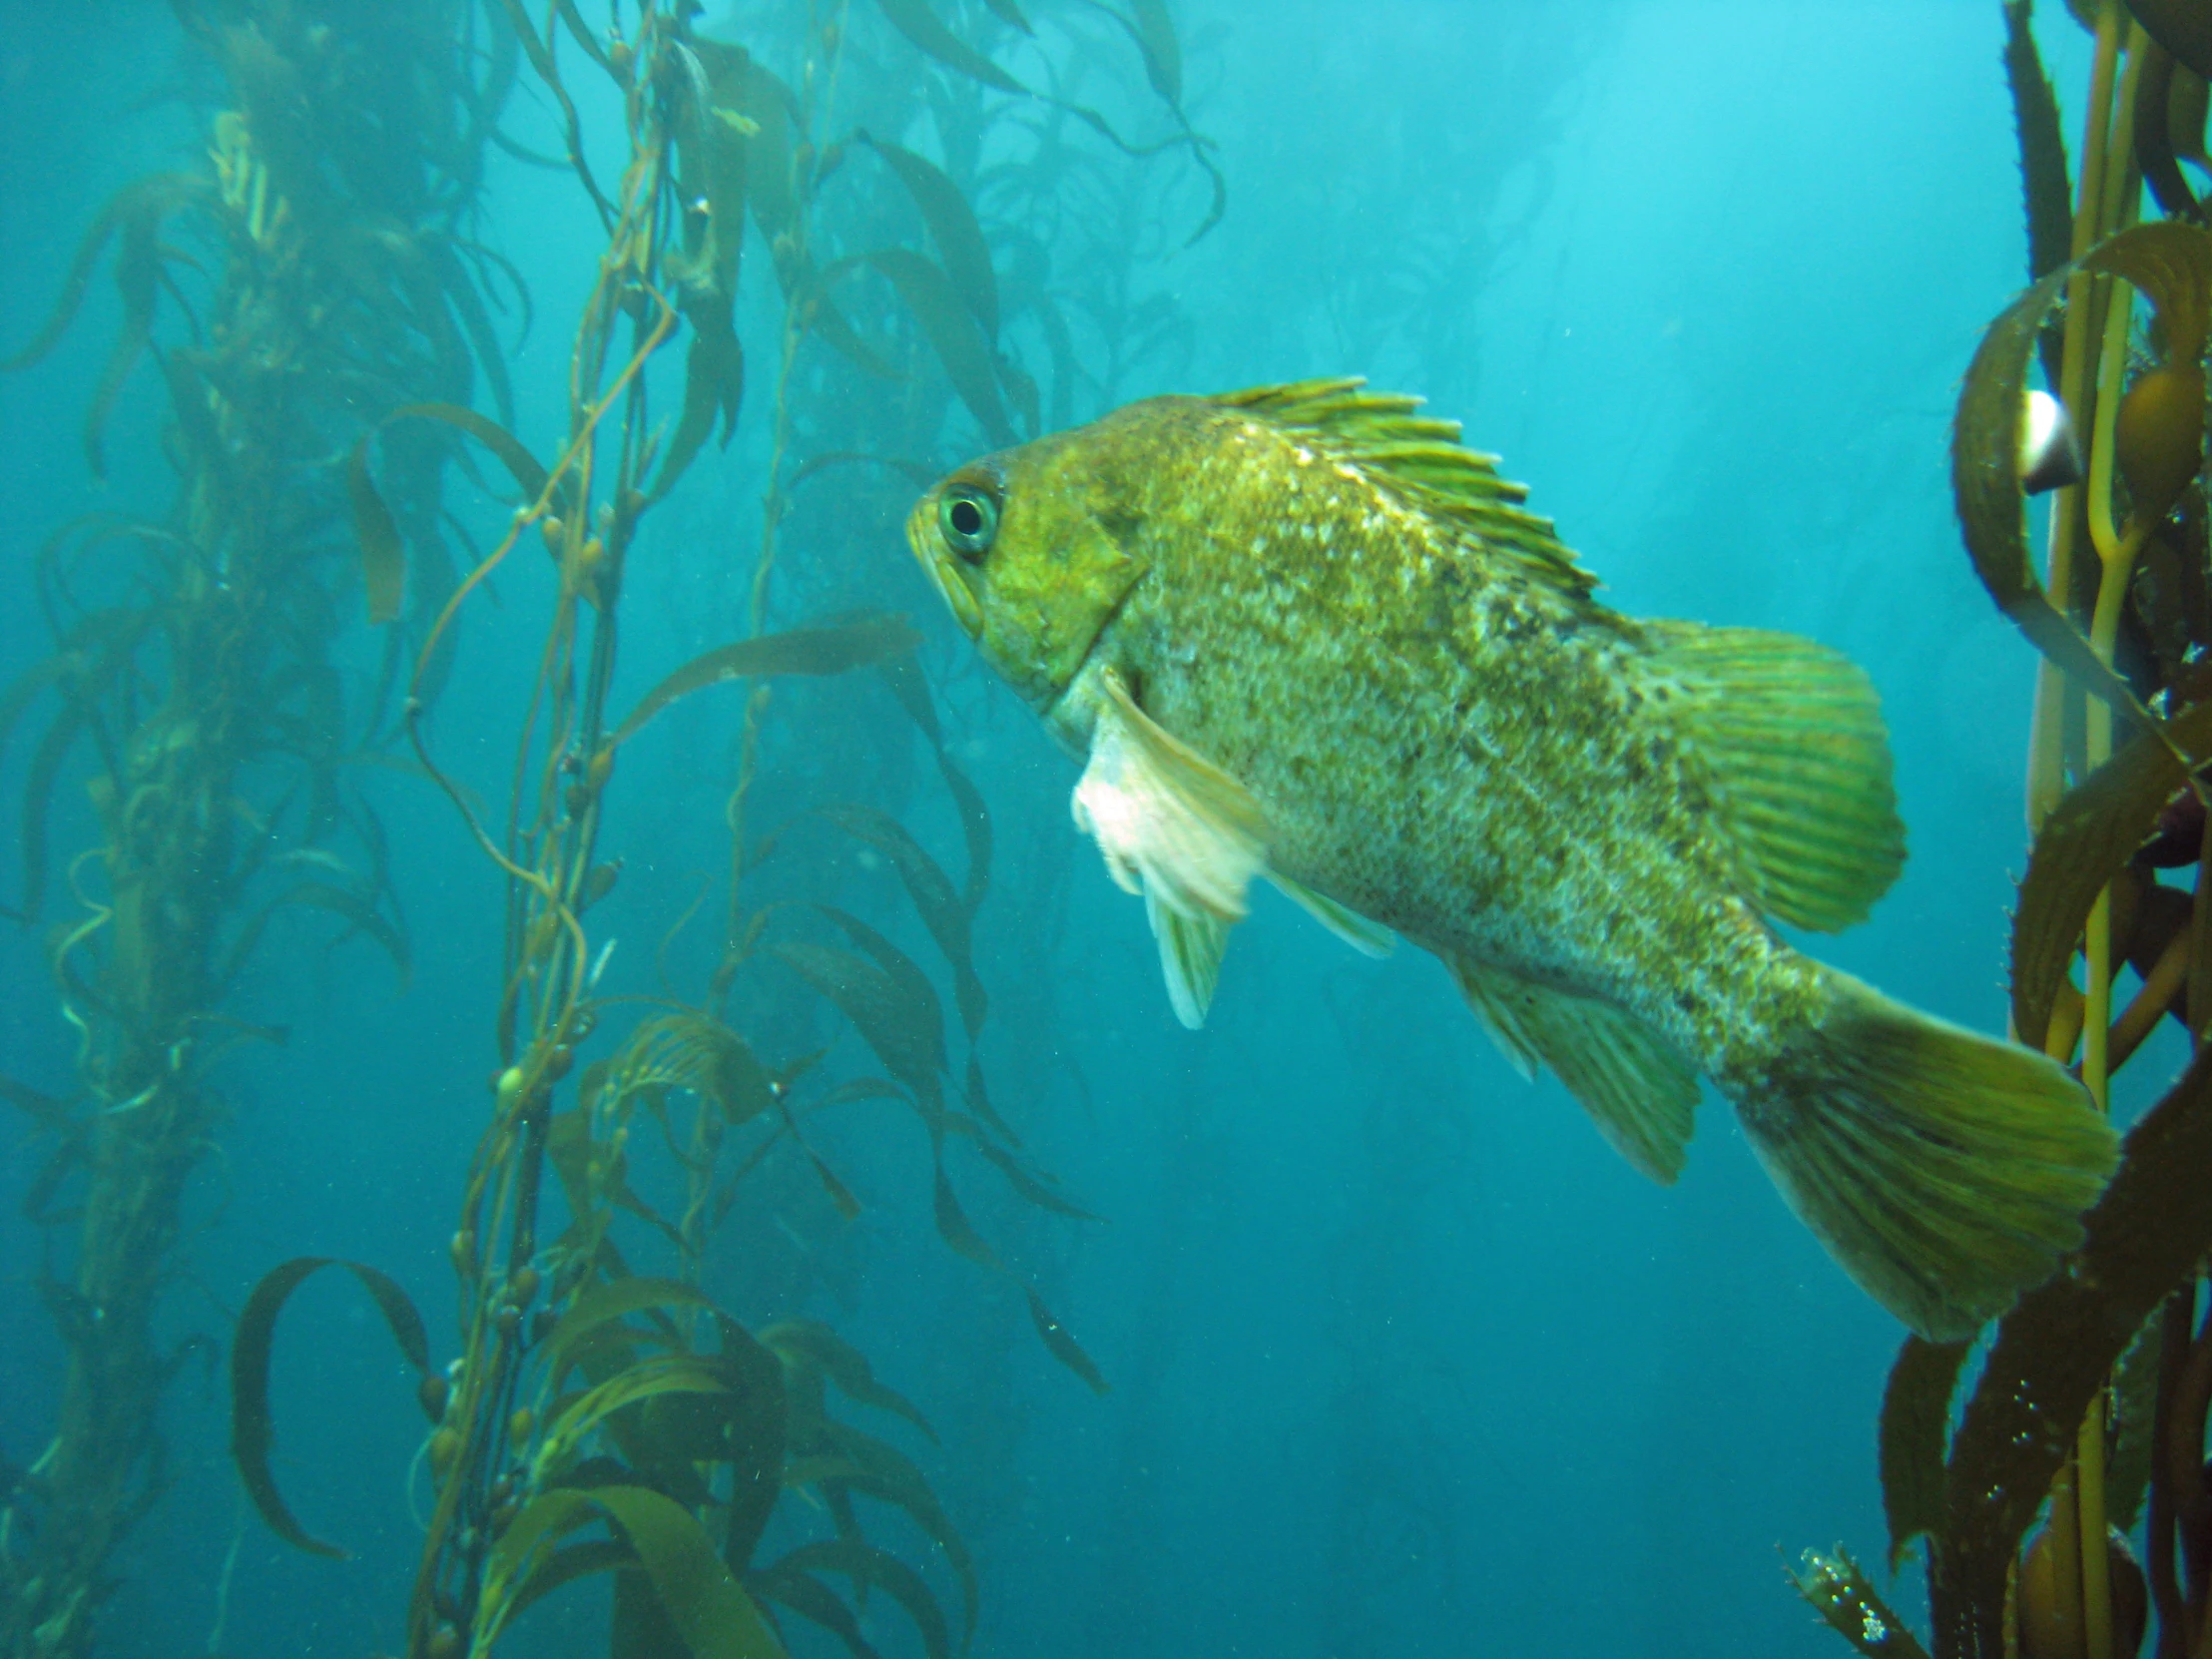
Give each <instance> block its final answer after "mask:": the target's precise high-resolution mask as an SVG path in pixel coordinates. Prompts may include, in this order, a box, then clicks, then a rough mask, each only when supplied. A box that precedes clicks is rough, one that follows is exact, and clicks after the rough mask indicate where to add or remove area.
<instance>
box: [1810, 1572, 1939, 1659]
mask: <svg viewBox="0 0 2212 1659" xmlns="http://www.w3.org/2000/svg"><path fill="white" fill-rule="evenodd" d="M1782 1570H1783V1571H1784V1572H1785V1573H1787V1574H1788V1575H1789V1579H1790V1583H1791V1584H1792V1585H1793V1586H1794V1587H1795V1588H1796V1590H1797V1593H1798V1594H1799V1595H1801V1596H1803V1597H1804V1598H1805V1599H1806V1600H1807V1601H1808V1602H1810V1603H1812V1605H1813V1609H1814V1611H1815V1612H1817V1613H1819V1614H1820V1616H1821V1618H1822V1620H1823V1621H1824V1622H1825V1623H1826V1624H1827V1625H1828V1627H1829V1629H1831V1630H1833V1631H1835V1632H1836V1634H1838V1635H1839V1636H1841V1637H1843V1639H1844V1640H1845V1641H1847V1642H1849V1643H1850V1644H1851V1645H1852V1646H1853V1647H1855V1648H1857V1649H1858V1650H1859V1651H1860V1652H1861V1653H1863V1654H1865V1655H1867V1659H1928V1650H1927V1649H1926V1648H1924V1647H1922V1646H1921V1644H1920V1642H1919V1641H1918V1640H1917V1639H1916V1638H1915V1636H1914V1635H1913V1632H1912V1631H1911V1630H1910V1629H1909V1628H1907V1626H1906V1623H1905V1621H1904V1620H1903V1619H1901V1618H1899V1617H1898V1616H1897V1614H1896V1613H1895V1612H1893V1611H1892V1610H1891V1608H1890V1604H1889V1603H1888V1602H1886V1601H1884V1600H1883V1599H1882V1597H1881V1596H1879V1595H1877V1594H1876V1593H1875V1588H1874V1586H1873V1585H1872V1584H1870V1583H1868V1582H1867V1575H1866V1574H1865V1573H1863V1572H1861V1571H1860V1570H1859V1563H1858V1562H1857V1561H1854V1560H1853V1559H1852V1558H1851V1557H1850V1556H1849V1555H1847V1554H1845V1553H1844V1552H1843V1551H1842V1550H1841V1549H1839V1550H1837V1551H1836V1553H1835V1554H1834V1555H1823V1554H1822V1553H1821V1552H1820V1551H1819V1550H1817V1549H1809V1550H1807V1551H1806V1552H1805V1559H1804V1564H1803V1565H1802V1566H1800V1567H1791V1566H1788V1565H1785V1566H1784V1567H1783V1569H1782Z"/></svg>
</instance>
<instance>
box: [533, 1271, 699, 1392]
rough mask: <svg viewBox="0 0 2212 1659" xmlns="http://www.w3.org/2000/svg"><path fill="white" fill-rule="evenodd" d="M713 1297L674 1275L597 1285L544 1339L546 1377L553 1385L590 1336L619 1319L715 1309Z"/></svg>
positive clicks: (567, 1369)
mask: <svg viewBox="0 0 2212 1659" xmlns="http://www.w3.org/2000/svg"><path fill="white" fill-rule="evenodd" d="M713 1307H714V1301H713V1299H712V1298H710V1297H709V1296H708V1295H707V1293H706V1292H705V1291H702V1290H701V1289H699V1287H698V1286H696V1285H686V1284H683V1283H681V1282H680V1281H678V1280H674V1279H639V1278H629V1279H617V1280H614V1281H613V1282H611V1283H609V1284H605V1285H594V1286H592V1287H591V1288H590V1289H588V1290H586V1291H583V1292H581V1293H580V1294H579V1295H578V1296H577V1298H576V1300H575V1301H573V1302H571V1303H570V1304H569V1305H568V1311H567V1312H566V1313H565V1314H563V1315H562V1316H561V1319H560V1323H559V1324H558V1325H556V1326H554V1328H553V1334H552V1335H551V1336H550V1337H548V1338H547V1339H546V1341H545V1349H544V1356H545V1380H546V1382H547V1383H550V1384H551V1385H552V1386H554V1387H556V1388H557V1387H559V1386H560V1385H561V1381H562V1379H563V1378H564V1377H566V1376H567V1375H568V1372H569V1370H570V1368H571V1367H573V1366H574V1365H575V1364H576V1357H577V1355H578V1354H579V1353H580V1352H581V1351H582V1349H583V1347H584V1344H585V1340H586V1339H587V1338H590V1337H593V1336H596V1335H598V1334H599V1333H600V1332H601V1331H602V1330H603V1329H604V1328H605V1327H606V1326H608V1325H610V1324H612V1323H613V1322H614V1321H616V1320H621V1319H627V1318H629V1317H630V1315H632V1314H636V1313H641V1312H643V1311H644V1310H645V1309H648V1308H704V1309H710V1310H711V1309H712V1308H713Z"/></svg>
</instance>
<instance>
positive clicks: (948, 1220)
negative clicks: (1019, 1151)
mask: <svg viewBox="0 0 2212 1659" xmlns="http://www.w3.org/2000/svg"><path fill="white" fill-rule="evenodd" d="M935 1209H936V1219H937V1237H939V1238H940V1239H942V1240H944V1242H945V1243H946V1244H948V1245H950V1246H951V1247H952V1252H953V1254H954V1255H956V1256H964V1257H966V1258H967V1259H968V1260H969V1261H971V1262H973V1263H974V1264H975V1265H976V1266H977V1267H979V1268H991V1269H993V1270H995V1271H998V1272H1004V1271H1005V1267H1006V1264H1005V1263H1004V1262H1001V1261H1000V1260H999V1259H998V1252H997V1251H995V1250H993V1249H992V1248H991V1247H990V1244H989V1243H988V1241H986V1240H985V1239H984V1237H983V1235H982V1234H980V1233H978V1232H976V1231H975V1228H974V1225H973V1224H972V1223H971V1222H969V1220H968V1219H967V1212H966V1211H964V1210H962V1209H961V1208H960V1200H959V1199H958V1197H957V1196H955V1195H954V1193H953V1191H952V1183H951V1182H950V1181H949V1180H948V1179H946V1177H945V1173H944V1164H943V1163H942V1162H941V1161H940V1162H939V1163H938V1165H937V1183H936V1204H935ZM1050 1340H1051V1339H1049V1338H1047V1339H1046V1341H1047V1342H1048V1343H1049V1342H1050Z"/></svg>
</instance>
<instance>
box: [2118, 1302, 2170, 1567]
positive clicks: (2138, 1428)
mask: <svg viewBox="0 0 2212 1659" xmlns="http://www.w3.org/2000/svg"><path fill="white" fill-rule="evenodd" d="M2164 1323H2165V1322H2164V1321H2163V1320H2159V1319H2151V1320H2147V1321H2145V1322H2144V1325H2143V1329H2142V1330H2140V1331H2138V1332H2136V1333H2135V1340H2134V1341H2133V1342H2132V1343H2130V1344H2128V1347H2127V1352H2126V1353H2125V1354H2124V1355H2122V1356H2121V1357H2120V1367H2119V1372H2118V1374H2117V1375H2116V1376H2115V1377H2114V1378H2113V1380H2112V1411H2113V1415H2112V1423H2111V1449H2110V1450H2109V1451H2108V1452H2107V1454H2106V1457H2105V1468H2104V1513H2105V1517H2106V1518H2107V1519H2108V1520H2110V1521H2111V1523H2112V1524H2113V1525H2114V1526H2116V1527H2118V1528H2119V1529H2120V1530H2121V1531H2122V1532H2133V1531H2134V1530H2135V1522H2136V1520H2137V1519H2138V1518H2139V1517H2140V1516H2141V1514H2142V1511H2143V1496H2144V1493H2145V1492H2147V1491H2148V1490H2149V1488H2150V1464H2151V1455H2152V1445H2151V1442H2152V1437H2153V1436H2152V1428H2153V1425H2154V1423H2155V1422H2156V1419H2157V1414H2158V1361H2159V1351H2160V1349H2161V1348H2162V1347H2163V1346H2164V1343H2163V1338H2164V1335H2165V1333H2164Z"/></svg>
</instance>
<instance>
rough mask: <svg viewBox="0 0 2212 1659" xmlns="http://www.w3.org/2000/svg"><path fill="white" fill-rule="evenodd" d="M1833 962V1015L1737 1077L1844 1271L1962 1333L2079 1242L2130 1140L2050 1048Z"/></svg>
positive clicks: (1921, 1319) (1775, 1169)
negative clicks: (1952, 1017)
mask: <svg viewBox="0 0 2212 1659" xmlns="http://www.w3.org/2000/svg"><path fill="white" fill-rule="evenodd" d="M1822 971H1823V975H1824V984H1825V988H1826V990H1827V991H1828V997H1827V1002H1828V1011H1827V1013H1826V1014H1825V1015H1824V1016H1823V1017H1822V1018H1821V1019H1820V1020H1819V1021H1818V1022H1817V1023H1816V1024H1814V1025H1811V1026H1808V1027H1807V1028H1806V1029H1805V1030H1803V1031H1802V1032H1800V1033H1799V1034H1798V1035H1797V1036H1796V1037H1795V1038H1793V1039H1792V1040H1791V1041H1790V1042H1788V1043H1787V1044H1785V1045H1784V1047H1783V1049H1782V1051H1781V1053H1780V1054H1779V1055H1778V1056H1777V1057H1775V1058H1774V1059H1773V1060H1772V1061H1771V1062H1769V1063H1768V1064H1767V1065H1765V1066H1763V1067H1762V1068H1760V1073H1759V1075H1758V1076H1756V1077H1755V1078H1753V1079H1751V1080H1750V1081H1749V1082H1748V1083H1747V1084H1745V1085H1744V1086H1742V1087H1740V1088H1736V1087H1732V1088H1731V1089H1730V1091H1729V1092H1730V1093H1731V1094H1732V1095H1733V1096H1734V1097H1735V1099H1736V1103H1737V1107H1738V1110H1739V1112H1740V1113H1741V1115H1742V1118H1743V1122H1744V1128H1745V1130H1746V1132H1747V1133H1748V1134H1749V1135H1750V1137H1751V1142H1752V1145H1753V1146H1754V1147H1755V1148H1756V1149H1757V1150H1758V1153H1759V1158H1760V1161H1761V1162H1762V1163H1764V1164H1765V1165H1766V1167H1767V1172H1768V1173H1769V1174H1770V1175H1771V1176H1773V1178H1774V1180H1775V1184H1776V1185H1777V1186H1779V1187H1780V1188H1781V1189H1782V1191H1783V1194H1784V1196H1785V1197H1787V1198H1788V1199H1789V1201H1790V1204H1791V1207H1792V1208H1793V1209H1795V1210H1796V1211H1797V1213H1798V1215H1799V1216H1800V1217H1801V1218H1802V1219H1803V1220H1804V1221H1805V1223H1806V1225H1807V1226H1809V1227H1810V1228H1812V1230H1813V1232H1814V1233H1815V1234H1816V1235H1818V1236H1819V1238H1820V1240H1821V1242H1822V1243H1823V1244H1824V1245H1826V1246H1827V1247H1828V1250H1829V1252H1830V1254H1832V1255H1833V1256H1834V1257H1835V1258H1836V1259H1837V1261H1838V1262H1840V1263H1841V1264H1842V1265H1843V1267H1844V1268H1845V1270H1846V1271H1847V1272H1849V1273H1850V1274H1851V1276H1852V1277H1853V1278H1854V1279H1856V1280H1857V1281H1858V1282H1859V1283H1860V1285H1861V1286H1862V1287H1863V1288H1864V1289H1866V1290H1867V1291H1868V1292H1869V1293H1870V1294H1871V1295H1873V1296H1874V1298H1875V1299H1876V1300H1877V1301H1879V1302H1880V1303H1881V1304H1882V1305H1883V1306H1884V1307H1886V1308H1888V1309H1889V1310H1890V1311H1891V1312H1892V1313H1894V1314H1896V1315H1897V1316H1898V1318H1900V1319H1901V1320H1903V1321H1904V1322H1905V1323H1906V1324H1907V1325H1909V1326H1911V1327H1912V1328H1913V1329H1914V1330H1915V1331H1917V1332H1919V1333H1920V1334H1921V1335H1922V1336H1924V1337H1927V1338H1929V1339H1931V1340H1934V1341H1938V1342H1942V1341H1955V1340H1958V1339H1962V1338H1965V1337H1968V1336H1970V1335H1972V1334H1973V1332H1974V1331H1975V1330H1977V1329H1978V1328H1979V1327H1980V1326H1981V1324H1982V1323H1983V1322H1984V1321H1985V1320H1987V1319H1989V1318H1991V1317H1992V1316H1993V1315H1996V1314H1999V1313H2001V1312H2003V1311H2004V1309H2005V1308H2007V1307H2008V1306H2010V1304H2011V1302H2012V1300H2013V1298H2015V1297H2016V1296H2017V1295H2018V1294H2019V1293H2020V1292H2021V1291H2023V1290H2026V1289H2028V1288H2029V1287H2031V1286H2033V1285H2037V1284H2040V1283H2041V1282H2042V1281H2043V1280H2044V1279H2046V1278H2048V1277H2049V1276H2050V1274H2051V1271H2052V1270H2053V1269H2054V1268H2055V1267H2056V1266H2057V1264H2058V1261H2059V1258H2060V1257H2061V1256H2063V1255H2064V1254H2065V1253H2066V1252H2068V1251H2070V1250H2072V1249H2074V1248H2076V1247H2077V1246H2078V1245H2079V1244H2080V1242H2081V1237H2082V1229H2081V1215H2082V1212H2083V1211H2084V1210H2086V1209H2087V1208H2088V1207H2089V1205H2090V1204H2092V1203H2093V1202H2095V1200H2096V1197H2097V1194H2098V1193H2099V1192H2100V1191H2102V1190H2103V1187H2104V1183H2105V1180H2106V1178H2107V1177H2109V1176H2110V1174H2111V1173H2112V1168H2113V1165H2114V1164H2115V1162H2116V1161H2117V1159H2118V1155H2119V1154H2118V1145H2119V1143H2118V1137H2117V1136H2116V1135H2115V1134H2114V1133H2113V1130H2112V1126H2111V1125H2110V1124H2109V1123H2107V1122H2106V1121H2105V1120H2104V1118H2103V1117H2102V1116H2100V1115H2099V1114H2098V1112H2097V1111H2096V1109H2095V1108H2094V1106H2093V1105H2091V1103H2090V1100H2089V1097H2088V1095H2087V1093H2086V1092H2084V1091H2083V1089H2082V1087H2081V1085H2080V1084H2079V1083H2078V1082H2077V1081H2075V1079H2074V1078H2073V1077H2072V1076H2071V1075H2070V1074H2069V1073H2068V1072H2067V1071H2066V1070H2065V1068H2064V1067H2062V1066H2060V1065H2058V1064H2057V1063H2056V1062H2055V1061H2053V1060H2050V1059H2048V1058H2046V1057H2045V1056H2043V1055H2041V1054H2038V1053H2036V1052H2034V1051H2033V1050H2031V1049H2027V1048H2023V1047H2021V1046H2019V1045H2018V1044H2016V1043H2007V1042H1999V1041H1997V1040H1995V1039H1994V1038H1991V1037H1985V1036H1983V1035H1981V1034H1980V1033H1978V1032H1974V1031H1968V1030H1965V1029H1963V1028H1961V1027H1959V1026H1955V1025H1951V1024H1948V1023H1946V1022H1945V1021H1942V1020H1939V1019H1936V1018H1934V1017H1933V1016H1931V1015H1928V1014H1923V1013H1920V1012H1918V1011H1916V1010H1914V1009H1912V1008H1908V1007H1906V1006H1905V1005H1904V1004H1903V1003H1899V1002H1894V1001H1892V1000H1891V999H1890V998H1888V997H1886V996H1884V995H1882V993H1881V992H1879V991H1877V990H1875V989H1874V988H1873V987H1872V986H1869V985H1866V984H1863V983H1861V982H1860V981H1859V980H1857V979H1854V978H1852V977H1851V976H1850V975H1848V974H1845V973H1841V972H1838V971H1837V970H1835V969H1833V968H1825V969H1823V970H1822ZM1731 1081H1732V1082H1734V1081H1736V1080H1734V1079H1732V1080H1731Z"/></svg>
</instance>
